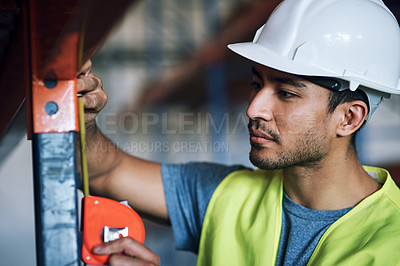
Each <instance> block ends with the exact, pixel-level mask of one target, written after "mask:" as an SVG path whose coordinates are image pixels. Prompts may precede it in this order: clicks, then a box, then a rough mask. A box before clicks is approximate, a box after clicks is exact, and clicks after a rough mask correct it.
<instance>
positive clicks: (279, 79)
mask: <svg viewBox="0 0 400 266" xmlns="http://www.w3.org/2000/svg"><path fill="white" fill-rule="evenodd" d="M251 71H252V72H253V75H256V76H257V77H258V78H259V79H262V75H261V73H260V72H259V71H257V69H256V68H255V67H254V66H253V67H252V68H251ZM268 80H269V81H270V82H278V83H283V84H287V85H290V86H293V87H296V88H306V87H307V85H306V84H305V83H304V82H301V81H299V80H297V79H295V78H291V77H284V76H283V77H279V76H278V77H270V78H268Z"/></svg>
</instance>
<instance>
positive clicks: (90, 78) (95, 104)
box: [77, 60, 108, 125]
mask: <svg viewBox="0 0 400 266" xmlns="http://www.w3.org/2000/svg"><path fill="white" fill-rule="evenodd" d="M77 78H78V81H77V87H78V92H79V93H80V94H82V95H83V104H84V105H85V123H86V124H87V125H92V124H94V119H95V118H96V116H97V114H98V113H99V112H100V110H101V109H103V107H104V106H105V105H106V103H107V100H108V97H107V94H106V93H105V91H104V90H103V88H102V86H103V84H102V82H101V79H100V78H98V77H97V76H95V75H94V74H93V72H92V62H91V61H90V60H89V61H87V62H86V63H85V64H84V65H83V66H82V68H81V69H80V71H79V73H78V76H77Z"/></svg>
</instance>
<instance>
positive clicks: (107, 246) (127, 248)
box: [93, 237, 160, 266]
mask: <svg viewBox="0 0 400 266" xmlns="http://www.w3.org/2000/svg"><path fill="white" fill-rule="evenodd" d="M93 253H94V254H97V255H111V256H110V259H109V261H108V263H109V264H110V265H111V266H139V265H149V266H158V265H160V259H159V257H158V256H157V255H156V254H155V253H153V252H152V251H151V250H150V249H148V248H147V247H145V246H143V245H142V244H140V243H139V242H137V241H136V240H134V239H132V238H130V237H123V238H120V239H117V240H115V241H110V242H107V243H103V244H100V245H98V246H96V247H94V248H93Z"/></svg>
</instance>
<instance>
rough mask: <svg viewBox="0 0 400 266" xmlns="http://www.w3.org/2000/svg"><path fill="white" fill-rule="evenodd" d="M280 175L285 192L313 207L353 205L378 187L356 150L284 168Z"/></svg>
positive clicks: (327, 208) (339, 207) (326, 207)
mask: <svg viewBox="0 0 400 266" xmlns="http://www.w3.org/2000/svg"><path fill="white" fill-rule="evenodd" d="M337 157H338V156H337ZM283 176H284V181H283V184H284V188H285V191H286V193H287V195H288V196H289V197H290V198H291V199H292V200H293V201H295V202H296V203H298V204H300V205H303V206H305V207H307V208H310V209H315V210H339V209H344V208H348V207H352V206H355V205H356V204H358V203H359V202H360V201H361V200H363V199H364V198H366V197H367V196H369V195H371V194H372V193H374V192H375V191H377V190H378V189H379V188H380V187H381V186H380V185H379V184H378V183H377V182H376V181H375V180H374V179H372V177H370V176H369V175H368V174H367V173H366V172H365V171H364V169H363V168H362V165H361V163H360V161H359V159H358V157H357V155H356V154H355V152H354V154H350V155H349V154H347V155H346V158H344V157H341V159H339V158H325V159H323V160H322V161H321V162H319V163H318V164H316V165H313V166H293V167H290V168H286V169H283Z"/></svg>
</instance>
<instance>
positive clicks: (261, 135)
mask: <svg viewBox="0 0 400 266" xmlns="http://www.w3.org/2000/svg"><path fill="white" fill-rule="evenodd" d="M249 133H250V140H251V142H255V143H258V144H263V143H268V142H271V141H274V142H276V140H275V139H274V138H273V137H272V136H271V135H269V134H267V133H265V132H262V131H260V130H258V129H254V128H249Z"/></svg>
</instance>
